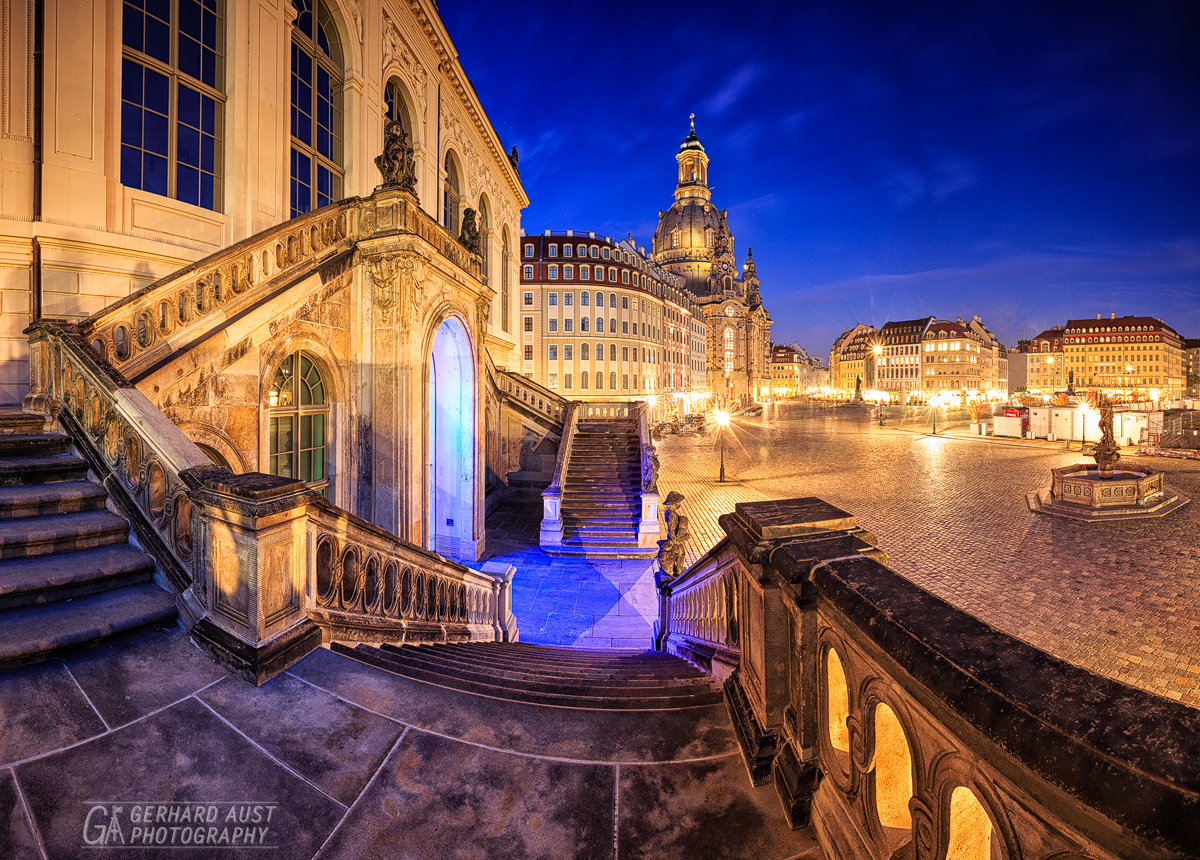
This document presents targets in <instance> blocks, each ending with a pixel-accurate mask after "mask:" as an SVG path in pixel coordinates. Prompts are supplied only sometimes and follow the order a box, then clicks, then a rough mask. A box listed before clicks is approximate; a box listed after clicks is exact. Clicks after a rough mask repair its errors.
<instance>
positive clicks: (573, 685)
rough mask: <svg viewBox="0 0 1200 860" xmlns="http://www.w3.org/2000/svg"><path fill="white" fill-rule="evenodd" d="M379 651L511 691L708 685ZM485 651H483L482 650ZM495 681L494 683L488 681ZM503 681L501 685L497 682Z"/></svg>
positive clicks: (427, 649) (430, 650) (662, 689)
mask: <svg viewBox="0 0 1200 860" xmlns="http://www.w3.org/2000/svg"><path fill="white" fill-rule="evenodd" d="M379 650H380V651H382V652H384V653H386V654H389V655H395V656H396V657H397V659H401V660H405V661H408V662H410V663H411V664H412V665H415V666H421V667H423V668H425V669H428V670H429V671H441V672H444V673H445V674H446V675H448V676H451V677H456V678H464V679H466V680H474V681H482V682H484V683H495V684H497V685H499V686H506V687H512V688H514V689H527V690H532V691H535V692H538V691H541V692H550V693H556V692H584V693H587V694H591V692H592V691H594V690H605V689H615V690H629V691H631V695H638V696H641V695H667V694H669V693H671V692H673V691H675V690H686V689H687V688H688V687H696V686H703V687H707V686H708V680H707V679H704V678H699V679H698V678H689V679H682V678H676V677H675V676H674V673H673V672H669V671H663V670H660V671H658V672H653V671H646V672H639V673H629V674H620V673H614V672H605V671H596V672H591V671H583V670H574V671H560V670H554V669H547V668H545V667H544V666H541V665H529V666H523V665H520V664H509V665H506V666H505V665H497V664H495V663H478V662H475V661H473V660H470V659H468V658H469V656H470V655H464V654H463V653H462V652H457V653H446V652H444V651H443V650H442V649H441V648H440V647H439V646H428V645H421V646H416V647H414V646H411V645H408V646H397V645H381V646H380V647H379ZM485 650H486V649H485ZM490 679H494V680H490ZM501 681H503V683H500V682H501Z"/></svg>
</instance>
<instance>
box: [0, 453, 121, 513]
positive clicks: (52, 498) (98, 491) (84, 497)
mask: <svg viewBox="0 0 1200 860" xmlns="http://www.w3.org/2000/svg"><path fill="white" fill-rule="evenodd" d="M0 438H3V437H0ZM107 500H108V493H107V492H105V490H104V488H103V487H101V486H100V485H99V484H93V483H92V482H91V481H52V482H50V483H46V484H25V485H18V486H13V487H0V520H17V519H24V518H26V517H36V516H46V515H53V514H74V513H80V512H83V511H98V510H103V508H104V504H105V502H106V501H107Z"/></svg>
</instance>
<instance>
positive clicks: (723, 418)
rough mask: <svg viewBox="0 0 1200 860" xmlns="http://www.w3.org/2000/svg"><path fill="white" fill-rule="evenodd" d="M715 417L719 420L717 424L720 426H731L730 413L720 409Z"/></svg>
mask: <svg viewBox="0 0 1200 860" xmlns="http://www.w3.org/2000/svg"><path fill="white" fill-rule="evenodd" d="M713 417H714V418H715V419H716V420H717V423H718V424H720V425H721V426H722V427H728V426H729V413H728V412H726V411H724V410H722V409H718V410H717V411H716V413H715V414H714V415H713Z"/></svg>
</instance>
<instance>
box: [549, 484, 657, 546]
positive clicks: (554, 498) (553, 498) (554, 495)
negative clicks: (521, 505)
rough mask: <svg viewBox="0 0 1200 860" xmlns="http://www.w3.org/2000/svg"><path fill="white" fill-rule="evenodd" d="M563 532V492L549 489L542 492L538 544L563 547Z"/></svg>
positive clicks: (552, 488)
mask: <svg viewBox="0 0 1200 860" xmlns="http://www.w3.org/2000/svg"><path fill="white" fill-rule="evenodd" d="M562 532H563V523H562V492H561V491H560V490H559V489H557V488H556V487H547V488H546V489H544V490H542V526H541V530H540V531H539V532H538V543H539V544H540V545H541V546H562ZM639 546H640V544H639Z"/></svg>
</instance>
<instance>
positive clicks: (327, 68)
mask: <svg viewBox="0 0 1200 860" xmlns="http://www.w3.org/2000/svg"><path fill="white" fill-rule="evenodd" d="M172 8H174V9H175V11H174V12H173V13H172V14H171V15H168V18H169V20H165V21H164V20H160V19H157V18H154V17H153V16H152V15H150V14H149V13H145V14H141V13H136V10H135V13H136V14H130V13H126V12H125V10H124V7H123V5H122V4H121V3H119V2H115V0H90V2H88V0H85V2H66V0H62V2H59V0H46V3H45V5H44V14H45V22H44V52H43V56H44V59H43V74H44V86H43V87H42V91H41V98H38V97H37V94H36V93H35V91H34V86H33V83H34V74H35V50H34V48H35V45H34V36H35V21H34V15H35V3H34V0H5V4H4V16H5V20H4V37H5V42H4V51H3V55H2V56H0V64H2V65H3V73H4V76H3V80H4V90H3V100H4V101H3V105H2V110H0V126H2V127H0V343H2V344H3V356H4V360H3V362H0V374H2V375H0V398H2V400H3V402H4V403H9V404H12V403H17V402H20V400H21V398H22V397H23V396H24V393H25V391H26V388H27V380H28V370H27V364H26V362H27V355H28V348H27V346H26V343H25V336H24V335H23V334H22V332H23V330H24V328H25V327H26V326H27V325H28V324H29V322H30V320H31V318H32V317H33V316H34V315H36V314H37V313H39V312H40V313H41V314H42V315H45V316H55V317H65V318H81V317H84V316H87V315H89V314H93V313H95V312H97V311H99V310H100V309H101V308H103V307H105V306H106V305H108V304H110V303H112V302H113V301H116V300H118V299H121V298H123V297H125V296H128V295H130V294H131V293H133V292H136V291H137V290H139V289H141V288H142V287H145V286H147V285H148V284H151V283H153V282H154V281H156V280H158V279H159V278H161V277H163V276H164V275H167V274H168V273H170V272H173V271H175V270H177V269H179V268H180V267H182V266H185V265H188V264H190V263H192V262H194V261H196V260H199V259H201V258H204V257H206V256H208V255H210V254H213V253H215V252H217V251H220V250H221V249H224V248H228V247H230V246H231V245H234V244H236V243H238V242H240V241H242V240H245V239H247V238H248V237H251V236H253V235H255V234H257V233H259V232H261V231H262V230H265V229H267V228H269V227H271V226H273V225H276V224H280V223H281V222H283V221H286V220H287V219H289V218H290V217H292V215H293V214H294V213H295V212H297V211H308V210H309V209H312V208H315V206H316V205H317V203H319V202H324V201H325V199H326V197H328V198H329V199H338V198H344V197H351V196H362V195H367V194H369V193H370V192H371V190H372V189H373V188H375V186H377V185H378V184H379V183H380V174H379V171H378V170H377V169H376V167H375V165H374V163H373V159H374V158H375V156H376V155H378V154H379V152H380V150H381V145H382V141H383V129H384V123H385V120H386V119H388V118H389V116H390V117H391V118H395V119H398V120H399V121H401V122H402V124H404V125H405V126H406V128H407V130H408V132H409V133H410V135H411V138H412V142H413V146H414V150H415V152H414V158H415V168H416V179H417V181H416V192H417V195H418V198H419V200H420V205H421V208H422V209H423V210H424V211H425V212H426V213H427V214H428V215H429V216H430V217H431V218H433V219H435V220H437V221H438V222H440V223H443V224H449V225H450V227H451V232H452V233H455V234H456V233H457V229H455V228H457V227H458V226H459V225H460V224H461V218H462V214H463V212H464V211H465V210H466V209H467V208H472V209H475V210H476V211H477V212H478V213H479V216H478V217H479V220H480V221H481V222H482V224H481V226H482V227H483V249H482V250H483V252H484V253H483V259H484V270H485V275H484V280H485V282H486V284H487V286H488V287H489V289H491V290H492V292H494V293H495V294H496V295H495V298H493V299H491V306H490V309H489V315H488V319H489V321H488V327H487V336H486V345H487V347H488V348H489V349H490V350H491V351H492V353H493V355H494V356H495V358H496V360H497V361H498V362H500V363H507V361H508V358H509V353H510V351H511V349H512V347H513V345H514V343H515V341H514V336H515V331H514V325H513V315H514V313H515V309H514V308H513V307H512V303H513V301H514V299H513V290H512V285H514V284H515V282H516V275H517V270H516V266H517V261H516V256H517V255H516V242H517V239H518V236H519V234H520V210H521V208H522V207H523V206H525V205H527V202H528V201H527V198H526V196H525V193H524V191H523V189H522V188H521V184H520V180H519V176H518V174H517V171H516V168H515V167H514V165H513V164H512V163H510V160H509V158H508V156H507V154H506V152H505V149H504V147H503V145H502V143H501V141H500V140H499V138H498V137H497V135H496V133H495V131H494V130H493V129H492V128H491V125H490V123H489V121H488V119H487V115H486V113H485V112H484V109H483V107H482V105H481V104H480V102H479V100H478V97H477V96H476V95H475V92H474V89H473V88H472V86H471V84H470V83H469V81H468V80H467V78H466V75H465V74H464V72H463V70H462V67H461V65H460V64H459V62H458V60H457V55H456V51H455V48H454V45H453V43H452V42H451V40H450V37H449V35H448V34H447V32H446V30H445V27H444V26H443V24H442V22H441V20H440V18H439V17H438V14H437V7H436V4H435V3H433V2H432V0H416V2H414V3H411V4H409V3H399V2H378V0H364V2H353V0H320V2H315V0H300V2H299V3H298V4H297V5H293V4H292V3H289V2H285V0H253V2H236V3H235V2H230V0H225V2H221V0H217V2H216V3H213V4H207V5H206V6H205V7H204V9H205V11H203V12H202V13H197V14H202V16H207V17H204V26H203V29H202V30H198V31H197V33H195V34H193V33H191V32H190V30H189V25H188V24H187V23H185V21H184V20H183V18H181V16H180V14H179V4H178V3H176V4H175V5H174V6H173V7H172ZM197 8H199V7H198V6H197ZM139 14H140V18H139ZM172 16H173V17H172ZM135 19H136V20H135ZM134 24H136V27H135V26H134ZM210 33H211V37H210V35H209V34H210ZM164 34H165V35H164ZM193 35H195V36H196V39H193V38H192V36H193ZM197 39H198V40H199V41H197ZM305 77H307V78H308V83H307V86H308V90H307V91H306V92H302V94H301V98H300V99H299V100H300V101H302V102H304V103H303V104H300V105H299V106H297V105H294V104H292V101H293V94H294V93H295V91H296V88H297V87H299V88H300V89H301V90H303V89H304V87H305V86H306V84H305V83H304V80H303V79H304V78H305ZM197 106H199V107H197ZM197 116H198V117H199V119H196V118H195V117H197ZM135 125H136V128H135V127H134V126H135ZM39 132H40V139H35V138H38V135H39ZM35 150H37V151H39V152H40V158H38V157H36V156H37V152H35ZM305 159H307V162H305ZM135 163H136V164H137V169H136V170H135V169H134V165H135ZM298 163H299V166H298ZM305 163H307V165H308V167H307V168H305ZM306 169H307V170H308V172H307V174H305V170H306ZM197 177H199V178H197ZM306 183H307V184H306ZM298 192H299V193H298ZM306 194H307V204H305V195H306ZM297 198H299V199H297Z"/></svg>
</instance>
